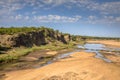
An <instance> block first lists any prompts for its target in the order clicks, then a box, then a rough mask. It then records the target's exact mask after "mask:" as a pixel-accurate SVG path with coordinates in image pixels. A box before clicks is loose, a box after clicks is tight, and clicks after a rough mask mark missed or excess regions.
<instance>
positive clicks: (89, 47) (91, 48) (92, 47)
mask: <svg viewBox="0 0 120 80" xmlns="http://www.w3.org/2000/svg"><path fill="white" fill-rule="evenodd" d="M77 47H78V49H76V50H75V51H73V52H68V53H63V54H59V55H57V56H55V57H54V58H53V59H52V60H51V61H48V62H47V63H46V64H45V65H47V64H51V63H52V62H54V61H56V60H59V59H63V58H66V57H69V56H70V55H71V54H73V53H75V52H80V51H85V52H88V53H89V52H90V53H91V52H92V53H95V54H96V55H95V58H99V59H102V60H104V61H106V62H109V63H110V62H112V61H111V60H109V59H107V58H106V57H105V56H104V55H103V54H102V53H100V51H109V52H112V51H120V48H115V47H114V48H112V47H111V48H108V47H106V46H105V45H103V44H94V43H86V44H84V45H77Z"/></svg>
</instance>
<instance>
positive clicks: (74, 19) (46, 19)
mask: <svg viewBox="0 0 120 80" xmlns="http://www.w3.org/2000/svg"><path fill="white" fill-rule="evenodd" d="M80 18H81V16H75V17H67V16H59V15H47V16H34V17H33V19H34V21H38V22H77V21H78V20H80Z"/></svg>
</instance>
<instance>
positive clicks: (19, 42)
mask: <svg viewBox="0 0 120 80" xmlns="http://www.w3.org/2000/svg"><path fill="white" fill-rule="evenodd" d="M70 40H71V38H70V35H63V34H62V33H57V32H55V31H50V30H47V29H46V30H40V31H31V32H27V33H18V34H13V35H0V45H1V46H6V47H20V46H24V47H32V46H34V45H36V46H40V45H45V44H48V43H52V42H55V41H59V42H62V43H67V42H69V41H70Z"/></svg>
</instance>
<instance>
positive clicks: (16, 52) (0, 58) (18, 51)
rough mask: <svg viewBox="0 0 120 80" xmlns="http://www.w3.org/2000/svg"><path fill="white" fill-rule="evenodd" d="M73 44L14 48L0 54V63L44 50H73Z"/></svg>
mask: <svg viewBox="0 0 120 80" xmlns="http://www.w3.org/2000/svg"><path fill="white" fill-rule="evenodd" d="M73 47H75V46H74V43H69V44H62V43H59V44H57V45H56V44H55V43H53V44H48V45H42V46H34V47H31V48H15V49H12V50H9V51H7V53H6V54H1V55H0V63H8V62H12V61H13V60H17V59H19V58H20V57H21V56H25V55H27V54H28V53H30V52H33V51H35V50H45V49H50V50H55V51H56V50H62V49H68V48H73Z"/></svg>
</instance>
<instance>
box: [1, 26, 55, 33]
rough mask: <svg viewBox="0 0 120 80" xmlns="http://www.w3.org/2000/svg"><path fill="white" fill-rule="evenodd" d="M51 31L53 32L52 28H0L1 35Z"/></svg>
mask: <svg viewBox="0 0 120 80" xmlns="http://www.w3.org/2000/svg"><path fill="white" fill-rule="evenodd" d="M46 29H49V30H51V31H53V29H51V28H46V27H9V28H7V27H1V28H0V34H9V35H12V34H15V33H20V32H31V31H39V30H46Z"/></svg>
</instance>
